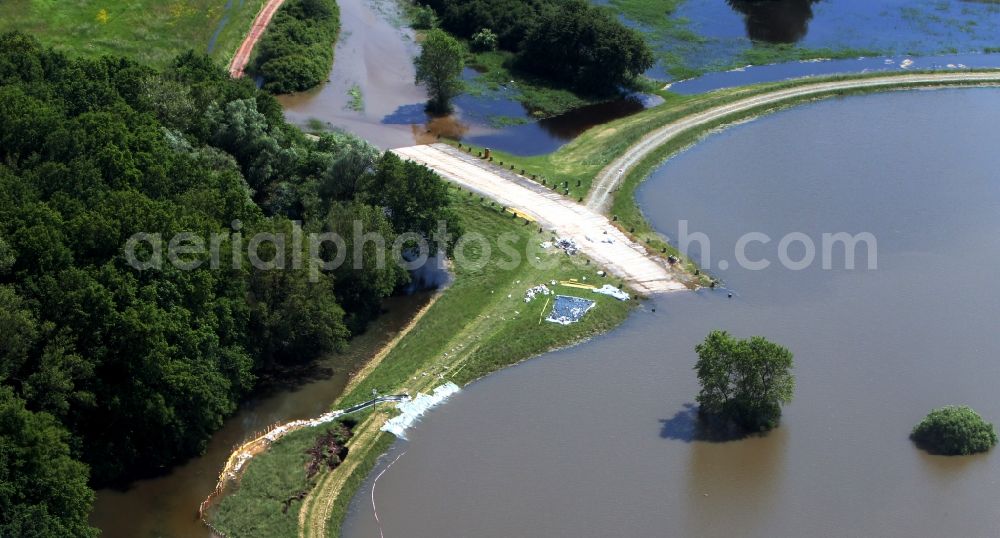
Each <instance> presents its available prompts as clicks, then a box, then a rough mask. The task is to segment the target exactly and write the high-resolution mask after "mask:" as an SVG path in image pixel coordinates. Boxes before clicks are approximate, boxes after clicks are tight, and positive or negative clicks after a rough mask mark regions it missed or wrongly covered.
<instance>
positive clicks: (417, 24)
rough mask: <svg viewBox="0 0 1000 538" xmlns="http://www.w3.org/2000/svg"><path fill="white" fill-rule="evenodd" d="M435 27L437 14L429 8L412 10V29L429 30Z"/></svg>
mask: <svg viewBox="0 0 1000 538" xmlns="http://www.w3.org/2000/svg"><path fill="white" fill-rule="evenodd" d="M435 26H437V14H436V13H434V9H433V8H432V7H430V6H417V7H416V8H414V10H413V27H414V28H416V29H417V30H430V29H431V28H434V27H435Z"/></svg>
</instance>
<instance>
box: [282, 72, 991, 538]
mask: <svg viewBox="0 0 1000 538" xmlns="http://www.w3.org/2000/svg"><path fill="white" fill-rule="evenodd" d="M869 79H876V80H869ZM886 79H888V80H886ZM837 80H842V82H839V83H838V82H837ZM796 85H801V86H806V88H805V89H803V90H801V91H791V92H790V93H789V89H788V87H789V86H793V87H794V86H796ZM817 85H818V86H817ZM997 85H1000V71H993V70H991V71H973V72H963V73H954V72H945V73H937V74H936V75H935V74H915V73H903V74H899V75H888V76H887V75H884V74H878V76H875V77H872V76H864V75H862V76H857V75H856V76H853V77H843V76H841V77H837V79H836V80H829V79H825V80H820V81H817V80H805V81H803V80H796V81H786V82H785V83H783V84H779V85H777V86H779V87H778V88H773V87H774V86H775V84H765V85H761V86H763V87H761V86H756V87H753V86H751V87H743V88H739V89H738V91H734V92H727V94H726V95H723V96H722V100H723V101H726V100H727V99H728V104H721V105H718V106H715V107H709V108H708V109H707V112H706V111H705V110H702V111H688V113H687V114H686V115H681V116H679V117H670V116H669V114H664V112H665V110H657V109H658V108H660V107H656V108H654V109H650V111H648V112H649V113H648V114H647V113H645V112H643V113H639V114H638V115H637V116H640V117H639V118H635V117H632V118H626V119H625V120H619V121H616V122H611V123H610V124H607V125H604V126H601V127H597V128H595V129H592V130H591V131H589V132H588V133H586V134H585V136H589V137H591V138H593V137H600V136H602V134H605V135H606V133H609V132H610V133H615V132H617V130H618V129H619V127H620V125H621V123H622V122H625V121H628V122H636V121H639V122H642V121H644V120H646V119H649V116H653V120H654V121H655V120H656V119H657V116H660V115H663V116H667V117H665V118H663V117H660V118H659V119H661V120H663V121H662V122H661V124H660V125H659V126H653V127H652V129H653V130H651V131H650V130H648V129H647V133H646V134H645V135H642V136H640V137H639V138H638V139H637V140H636V141H632V142H630V144H629V146H628V148H627V149H626V151H625V152H623V153H619V154H618V155H617V156H616V157H615V158H614V159H612V160H611V162H610V163H611V164H610V165H608V166H605V167H604V168H602V169H611V170H614V169H615V168H614V165H615V164H618V163H621V164H623V165H627V166H628V170H627V171H626V172H625V173H623V174H620V176H621V177H620V178H619V179H618V181H616V182H614V184H613V185H610V186H609V185H608V184H607V182H605V183H602V184H601V185H603V188H604V189H606V193H605V195H604V196H605V197H610V198H612V199H613V204H612V207H620V206H621V204H629V205H630V206H632V207H633V208H634V213H635V214H637V215H638V217H639V219H641V220H642V221H643V222H645V219H644V218H643V217H642V215H641V210H640V209H639V208H638V206H637V204H636V202H635V199H634V195H633V194H634V189H635V186H637V185H638V184H639V183H640V182H641V181H643V180H644V179H645V178H646V177H648V175H649V173H650V172H651V170H652V168H654V167H656V166H659V165H660V164H662V163H663V162H664V161H665V160H666V159H668V158H669V157H670V156H672V155H674V154H676V153H677V152H678V151H679V150H681V149H683V148H685V147H688V146H690V145H691V144H692V143H695V142H697V140H699V139H701V138H702V137H704V136H706V135H707V134H710V133H712V132H715V131H718V130H719V129H720V128H724V127H726V126H729V125H732V124H734V123H736V122H738V121H745V120H746V119H748V118H751V117H756V116H759V115H762V114H765V113H768V112H771V111H775V110H779V109H783V108H787V107H790V106H793V105H795V104H800V103H802V102H810V101H813V100H816V99H820V98H826V97H830V96H835V95H844V94H846V93H872V92H881V91H893V90H901V89H913V88H925V87H932V88H941V87H956V86H957V87H974V86H997ZM809 87H811V88H812V91H809ZM817 87H820V88H821V89H819V90H817V89H816V88H817ZM793 89H794V88H793ZM755 91H759V92H760V93H759V94H757V95H754V97H752V98H749V99H748V98H747V94H748V93H750V94H751V95H753V92H755ZM781 92H786V93H781ZM775 94H778V95H780V96H781V97H779V98H774V99H767V96H768V95H770V96H772V97H773V96H774V95H775ZM710 97H716V96H710ZM734 103H745V104H746V103H752V104H751V105H749V106H743V107H741V106H736V105H734ZM686 104H687V102H685V103H682V106H683V105H686ZM664 107H665V109H666V112H668V113H669V112H670V111H671V106H670V105H669V104H668V105H664ZM713 111H714V112H713ZM720 111H724V112H722V113H720ZM644 115H645V116H644ZM692 116H694V117H701V118H704V120H703V121H701V122H691V121H690V118H691V117H692ZM684 118H687V119H688V120H689V121H688V122H687V123H681V125H683V126H684V127H683V128H673V129H672V127H675V125H677V122H678V121H682V120H683V119H684ZM643 127H650V126H647V125H643ZM561 151H562V150H560V152H561ZM560 152H556V153H557V154H558V153H560ZM553 155H554V154H553ZM512 161H513V159H512ZM514 162H516V161H514ZM620 167H621V168H624V166H620ZM622 191H624V192H622ZM612 193H613V194H612ZM632 216H633V218H635V215H632ZM623 225H624V223H623ZM645 226H646V228H647V229H648V230H650V232H651V233H655V231H652V230H651V228H649V225H648V223H646V224H645ZM518 282H520V281H518ZM449 291H450V290H449ZM438 295H439V296H440V297H446V296H449V295H450V294H448V293H447V292H442V293H440V294H438ZM435 302H436V301H435ZM425 310H426V311H425V313H426V312H427V311H430V310H431V309H430V308H429V307H428V308H426V309H425ZM421 318H422V319H421V321H425V320H426V319H428V318H426V317H423V316H422V317H421ZM487 319H488V316H487ZM483 323H486V322H485V321H484V320H478V321H477V322H476V323H473V325H480V324H483ZM619 323H620V320H619V322H618V323H614V324H613V325H612V326H611V327H607V328H603V329H598V330H597V331H596V332H595V334H603V333H604V332H607V331H608V330H611V329H613V328H614V327H615V326H617V325H618V324H619ZM411 325H412V327H411V328H415V327H416V326H417V323H416V321H414V322H413V323H412V324H411ZM408 334H409V333H408ZM592 336H593V334H592V335H590V337H592ZM401 340H402V338H397V339H394V340H393V342H392V344H393V347H392V348H391V349H388V350H386V351H385V353H384V354H382V353H381V352H380V353H379V355H381V358H380V359H379V361H380V362H379V364H381V360H382V359H385V358H386V357H387V356H388V355H389V354H390V353H392V351H393V350H395V349H396V348H397V346H398V344H399V342H400V341H401ZM579 341H580V340H576V341H575V342H574V343H579ZM568 345H573V344H570V343H564V344H561V345H554V346H552V347H550V349H551V348H556V347H566V346H568ZM543 352H544V351H543ZM539 354H540V353H533V354H531V355H530V356H529V357H527V358H525V359H523V360H527V359H530V358H534V357H536V356H538V355H539ZM519 362H522V361H521V360H518V361H514V362H512V363H510V364H505V365H503V366H501V367H499V368H493V369H492V370H488V371H486V372H485V373H483V374H482V375H478V376H475V377H473V379H478V378H480V377H483V376H485V375H488V374H489V373H492V372H494V371H497V370H499V369H502V368H503V367H506V366H510V365H512V364H517V363H519ZM462 363H463V361H457V362H451V363H450V364H451V365H453V366H455V367H459V366H461V365H462ZM379 364H372V365H371V366H367V365H366V367H363V368H362V369H361V370H360V371H359V372H358V373H357V375H356V376H354V377H353V378H352V380H351V382H350V384H349V387H350V388H349V389H348V390H345V391H344V393H343V395H342V396H341V397H340V398H338V400H337V403H338V404H343V403H350V398H351V396H352V392H358V389H359V388H360V387H362V386H363V385H364V384H365V383H366V382H367V381H369V379H370V377H371V376H372V374H373V373H374V371H375V370H376V369H377V367H378V365H379ZM425 375H426V373H425ZM434 377H436V376H431V377H430V384H433V383H434V381H433V379H434ZM441 378H442V379H444V377H443V375H442V377H441ZM414 379H416V378H414ZM461 384H462V385H465V383H461ZM416 385H417V386H418V387H420V389H427V388H428V387H429V386H430V385H428V384H427V383H424V382H423V381H421V382H418V383H417V384H416ZM379 422H380V421H379V420H376V417H375V416H371V417H369V419H368V420H366V421H365V422H364V423H363V424H361V425H359V429H361V428H364V430H366V431H367V430H369V429H372V431H371V432H369V435H360V434H359V435H358V436H357V437H356V438H355V441H356V444H353V445H354V446H352V452H351V453H352V454H355V458H354V462H352V463H351V465H349V466H344V467H343V469H341V472H337V471H334V472H329V473H325V475H324V477H323V478H322V479H321V482H322V486H323V487H322V488H321V487H319V486H317V488H316V489H314V490H313V492H312V493H311V494H310V496H309V497H308V498H307V499H308V501H309V502H307V503H304V504H303V506H302V509H301V511H300V512H299V518H298V519H299V523H300V525H299V535H300V536H312V535H317V536H318V535H325V534H326V532H327V521H328V520H329V519H330V516H331V513H334V514H340V516H339V518H337V521H334V523H337V524H339V519H340V518H342V514H343V511H344V510H346V504H347V503H349V502H350V500H351V498H353V496H354V494H355V491H354V490H355V489H356V488H357V487H359V486H360V483H361V481H362V480H363V479H364V478H365V477H366V476H367V472H368V471H369V470H370V469H371V468H372V467H373V466H374V464H375V461H376V460H377V458H378V457H380V456H381V454H382V453H383V450H384V448H387V447H388V446H389V445H390V444H391V442H390V440H388V439H387V437H385V436H384V435H379V434H378V433H376V431H377V429H378V427H380V426H381V424H379ZM362 440H363V442H362ZM379 447H381V448H382V449H379ZM349 457H350V456H349ZM358 458H361V461H358ZM348 469H349V470H350V472H348ZM317 492H319V493H317ZM317 498H319V499H321V501H319V502H318V504H319V506H318V507H317V506H314V505H316V504H317V500H316V499H317ZM339 532H340V529H339V527H338V528H336V529H332V533H333V535H335V536H338V535H339Z"/></svg>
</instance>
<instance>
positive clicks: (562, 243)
mask: <svg viewBox="0 0 1000 538" xmlns="http://www.w3.org/2000/svg"><path fill="white" fill-rule="evenodd" d="M555 246H556V247H558V248H560V249H562V250H563V251H564V252H565V253H566V254H569V255H570V256H572V255H574V254H576V253H577V252H580V247H577V246H576V241H573V240H572V239H565V238H559V239H556V242H555Z"/></svg>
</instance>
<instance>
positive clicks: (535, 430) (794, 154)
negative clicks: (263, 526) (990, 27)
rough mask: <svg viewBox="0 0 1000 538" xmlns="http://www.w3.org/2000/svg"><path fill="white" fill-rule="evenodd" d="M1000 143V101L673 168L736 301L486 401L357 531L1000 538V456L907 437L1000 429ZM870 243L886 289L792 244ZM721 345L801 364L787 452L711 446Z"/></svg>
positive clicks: (404, 445) (733, 132)
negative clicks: (748, 343)
mask: <svg viewBox="0 0 1000 538" xmlns="http://www.w3.org/2000/svg"><path fill="white" fill-rule="evenodd" d="M997 125H1000V91H998V90H995V89H968V90H940V91H934V92H907V93H894V94H883V95H874V96H866V97H851V98H846V99H838V100H830V101H825V102H820V103H815V104H811V105H807V106H803V107H800V108H796V109H792V110H788V111H785V112H780V113H777V114H774V115H771V116H768V117H765V118H762V119H758V120H756V121H754V122H751V123H748V124H744V125H740V126H737V127H733V128H731V129H729V130H726V131H724V132H722V133H721V134H716V135H713V136H711V137H710V138H708V139H707V140H705V141H704V142H702V143H700V144H698V145H697V146H695V147H693V148H691V149H689V150H688V151H686V152H684V153H683V154H681V155H680V156H678V157H676V158H674V159H671V160H670V161H669V162H668V163H666V164H665V165H664V166H662V167H661V168H660V169H659V170H658V171H656V172H655V173H654V174H653V176H652V177H651V178H650V180H649V181H647V182H646V183H645V184H644V185H643V186H642V188H641V189H640V190H639V193H638V199H639V201H640V205H641V206H642V208H643V210H644V211H645V212H646V214H647V215H648V217H649V219H650V220H651V222H652V223H653V224H654V226H655V227H656V228H657V229H659V230H662V231H663V232H665V233H666V234H668V235H669V236H671V237H677V232H678V229H679V224H678V223H679V221H680V220H687V221H688V226H689V229H690V230H692V231H698V232H703V233H705V234H706V235H707V236H708V237H709V238H710V239H711V252H710V253H711V255H712V262H711V268H712V270H713V272H715V273H716V274H718V275H719V276H721V277H722V278H723V279H724V280H725V281H726V283H727V286H728V288H729V290H731V291H732V292H733V294H734V297H733V298H732V299H729V298H727V291H726V290H724V291H718V292H712V291H709V290H704V291H701V292H681V293H676V294H673V295H669V296H665V297H660V298H658V299H656V300H654V301H650V302H648V303H646V305H644V308H642V309H640V310H639V311H637V312H636V313H635V314H634V315H632V316H631V317H630V318H629V320H627V321H626V323H625V324H624V325H622V326H621V327H620V328H619V329H617V330H615V331H613V332H612V333H610V334H608V335H605V336H603V337H600V338H597V339H595V340H593V341H590V342H588V343H586V344H583V345H579V346H576V347H574V348H571V349H566V350H562V351H558V352H554V353H549V354H546V355H544V356H542V357H540V358H537V359H535V360H532V361H528V362H527V363H525V364H523V365H520V366H517V367H514V368H510V369H507V370H504V371H502V372H499V373H497V374H495V375H492V376H489V377H487V378H485V379H483V380H481V381H479V382H477V383H474V384H473V385H471V386H469V387H467V388H466V389H465V390H464V391H463V392H461V393H459V394H457V395H455V396H454V397H453V398H452V399H451V400H450V401H449V403H447V404H446V405H444V406H442V407H441V408H439V409H436V410H434V411H433V412H431V413H430V414H428V415H427V416H426V417H425V418H424V419H423V420H422V422H421V423H420V424H419V425H417V426H416V427H415V428H414V429H413V430H411V431H410V432H409V437H410V441H409V442H402V441H401V442H398V443H397V444H396V445H395V446H394V448H393V449H392V452H391V453H390V454H389V455H388V456H387V457H385V458H383V459H382V461H381V464H380V465H379V467H378V468H377V469H376V470H375V472H374V473H373V474H372V477H369V479H368V481H367V482H366V483H365V484H364V486H363V487H362V489H361V491H360V492H359V494H358V495H357V496H356V498H355V499H354V502H353V504H352V508H351V512H350V515H349V518H348V520H347V522H346V524H345V527H344V536H346V537H349V538H359V537H364V538H370V537H378V536H380V535H383V534H384V536H385V537H386V538H399V537H405V538H423V537H427V538H431V537H434V538H438V537H445V536H446V537H465V536H475V537H477V538H489V537H498V538H499V537H504V538H506V537H511V536H519V537H521V536H523V537H536V536H537V537H542V536H574V537H609V536H622V537H633V536H634V537H640V536H641V537H651V536H670V537H700V536H750V537H772V536H782V537H786V536H787V537H801V536H838V537H841V536H850V537H874V536H878V537H896V536H898V537H914V536H919V537H939V536H962V537H995V536H1000V504H998V503H997V502H996V492H997V491H998V488H1000V454H998V453H996V451H995V450H994V452H993V453H990V454H986V455H980V456H974V457H963V458H948V457H937V456H929V455H926V454H925V453H923V452H921V451H919V450H917V449H916V448H914V447H913V446H912V444H911V442H910V441H909V440H908V434H909V432H910V430H911V428H912V427H913V426H914V425H915V424H916V423H917V422H918V421H919V420H920V419H921V418H922V417H923V416H924V415H925V414H926V413H927V412H928V411H929V410H930V409H932V408H934V407H937V406H941V405H946V404H968V405H971V406H972V407H974V408H976V409H977V410H978V411H980V412H981V413H982V414H983V415H984V416H985V417H986V418H987V419H989V420H992V421H1000V397H998V396H997V389H996V387H997V385H998V384H1000V360H998V357H1000V332H998V330H997V323H998V320H1000V284H998V282H997V278H996V268H997V267H998V266H1000V235H998V233H997V230H998V229H1000V211H998V208H1000V177H998V175H997V171H998V170H1000V152H998V151H997V147H1000V137H998V131H997ZM754 231H755V232H762V233H766V234H768V235H769V236H770V237H772V238H773V240H772V242H771V243H769V244H767V245H761V244H755V245H754V246H752V247H751V248H748V249H747V255H748V257H749V258H750V259H751V260H759V259H762V258H764V259H768V260H772V267H770V268H768V269H765V270H759V271H753V270H748V269H741V268H740V267H739V264H737V263H735V258H734V252H735V244H736V242H737V240H738V239H739V237H741V236H742V235H743V234H745V233H747V232H754ZM865 231H867V232H870V233H872V234H874V235H875V236H876V238H877V240H878V260H877V261H878V268H877V270H867V269H866V267H867V263H866V259H865V256H864V255H863V254H861V255H859V257H858V260H857V264H858V265H857V267H859V268H860V270H854V271H849V270H844V269H843V267H844V257H843V254H842V251H839V252H840V254H839V256H837V255H835V256H832V257H831V258H830V259H831V261H832V265H833V267H834V269H833V270H823V269H822V265H821V264H820V262H818V261H817V262H816V264H815V265H813V266H810V267H808V268H806V269H804V270H800V271H792V270H788V269H784V268H781V267H780V264H779V263H778V258H777V254H776V253H777V250H778V248H777V245H778V242H779V239H780V238H782V237H783V236H785V235H786V234H788V233H791V232H802V233H804V234H806V235H807V236H809V237H811V238H816V241H817V243H818V242H819V238H820V236H821V234H823V233H836V232H850V233H852V234H854V233H858V232H865ZM817 250H818V251H819V250H820V249H817ZM803 251H804V248H801V245H800V246H799V248H795V247H793V248H791V249H790V254H791V255H792V257H793V258H794V259H796V260H798V259H799V258H800V257H801V254H802V253H803ZM835 252H837V251H835ZM694 254H695V255H696V257H701V256H703V255H704V254H706V253H705V252H704V249H699V251H698V252H695V253H694ZM817 256H820V252H817ZM722 260H726V261H728V262H729V265H730V268H729V269H728V270H721V269H719V264H720V262H721V261H722ZM837 267H840V268H841V269H836V268H837ZM653 307H656V309H655V312H654V311H653ZM716 328H722V329H726V330H729V331H730V332H732V333H734V334H735V335H738V336H741V337H745V336H750V335H755V334H759V335H764V336H766V337H768V338H770V339H772V340H774V341H777V342H779V343H781V344H784V345H786V346H787V347H789V348H790V349H791V350H792V351H793V352H794V353H795V355H796V369H795V373H796V376H797V389H796V394H795V400H794V402H792V403H791V404H790V405H789V406H787V407H786V409H785V415H784V420H783V423H782V425H781V427H780V428H779V429H777V430H776V431H774V432H772V433H770V434H769V435H766V436H764V437H755V438H749V439H743V440H733V441H728V442H712V441H708V440H704V439H703V438H702V437H701V436H700V435H699V432H698V430H697V428H696V424H695V421H694V411H693V409H692V402H693V400H694V397H695V395H696V394H697V391H698V386H697V381H696V379H695V375H694V372H693V371H692V367H693V365H694V362H695V359H696V357H695V354H694V351H693V349H694V346H695V345H696V344H697V343H698V342H699V341H700V340H701V339H703V338H704V336H705V335H706V334H707V333H708V332H709V331H710V330H712V329H716ZM400 454H402V457H400V458H399V459H398V461H396V462H395V464H393V465H392V467H391V468H390V469H389V470H388V471H387V472H385V473H384V474H383V475H382V476H381V478H380V479H379V480H378V483H377V489H376V491H375V494H374V497H375V503H376V505H377V509H378V515H379V517H380V518H381V529H380V528H379V525H378V524H377V523H376V521H375V519H374V517H373V511H372V479H373V477H374V476H376V475H377V473H379V472H381V471H382V470H383V469H384V468H385V466H386V464H387V463H388V462H390V461H393V460H394V459H395V458H396V457H397V456H399V455H400Z"/></svg>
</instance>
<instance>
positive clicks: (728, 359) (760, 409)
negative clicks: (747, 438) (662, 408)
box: [695, 331, 795, 431]
mask: <svg viewBox="0 0 1000 538" xmlns="http://www.w3.org/2000/svg"><path fill="white" fill-rule="evenodd" d="M695 350H696V351H697V352H698V362H697V364H696V365H695V371H696V372H697V373H698V381H699V382H700V383H701V392H700V393H699V394H698V404H699V406H700V408H699V411H700V412H701V413H702V414H705V415H708V416H712V417H718V418H722V419H724V420H727V421H731V422H732V423H734V424H735V425H737V426H739V427H740V428H742V429H744V430H746V431H764V430H769V429H771V428H773V427H775V426H777V424H778V420H779V419H780V418H781V405H782V404H785V403H788V402H790V401H791V400H792V393H793V391H794V389H795V378H794V377H793V376H792V373H791V370H792V353H791V352H790V351H788V350H787V349H785V348H783V347H781V346H779V345H777V344H774V343H771V342H768V341H767V340H766V339H764V338H762V337H760V336H755V337H752V338H749V339H746V340H740V339H738V338H734V337H732V336H730V335H729V333H727V332H725V331H712V332H711V333H709V335H708V337H707V338H706V339H705V341H704V342H702V343H701V344H698V346H697V347H696V348H695Z"/></svg>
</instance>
